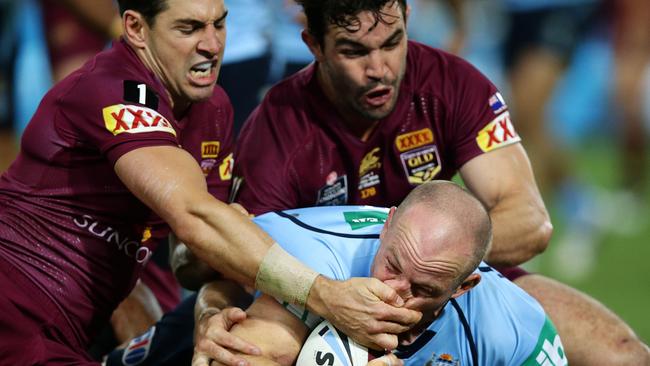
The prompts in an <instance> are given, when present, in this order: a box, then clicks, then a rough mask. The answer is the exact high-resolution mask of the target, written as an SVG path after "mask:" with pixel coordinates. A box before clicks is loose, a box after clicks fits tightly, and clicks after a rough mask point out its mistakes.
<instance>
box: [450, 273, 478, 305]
mask: <svg viewBox="0 0 650 366" xmlns="http://www.w3.org/2000/svg"><path fill="white" fill-rule="evenodd" d="M479 282H481V275H480V274H478V273H472V274H471V275H469V276H467V278H466V279H465V281H463V283H461V284H460V286H458V288H457V289H456V292H454V294H453V295H451V297H452V298H454V299H455V298H457V297H458V296H460V295H462V294H464V293H466V292H467V291H469V290H471V289H472V288H474V286H476V285H478V283H479Z"/></svg>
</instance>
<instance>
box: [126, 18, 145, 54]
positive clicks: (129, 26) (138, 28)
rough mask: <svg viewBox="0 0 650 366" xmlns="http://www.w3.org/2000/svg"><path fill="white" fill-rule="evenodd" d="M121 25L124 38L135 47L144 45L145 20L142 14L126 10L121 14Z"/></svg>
mask: <svg viewBox="0 0 650 366" xmlns="http://www.w3.org/2000/svg"><path fill="white" fill-rule="evenodd" d="M122 26H123V27H124V38H125V39H126V40H127V41H128V42H129V44H131V45H132V46H134V47H136V48H144V47H145V46H146V43H145V40H146V37H145V28H146V21H145V19H144V17H143V16H142V14H140V13H138V12H137V11H133V10H127V11H125V12H124V15H122Z"/></svg>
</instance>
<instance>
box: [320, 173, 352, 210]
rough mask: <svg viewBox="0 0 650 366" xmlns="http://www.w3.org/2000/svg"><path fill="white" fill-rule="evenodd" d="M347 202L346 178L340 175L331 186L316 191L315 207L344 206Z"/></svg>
mask: <svg viewBox="0 0 650 366" xmlns="http://www.w3.org/2000/svg"><path fill="white" fill-rule="evenodd" d="M347 202H348V176H347V175H342V176H340V177H338V178H336V180H334V182H333V183H332V184H327V185H326V186H324V187H323V188H321V189H319V190H318V197H317V198H316V206H336V205H345V204H346V203H347Z"/></svg>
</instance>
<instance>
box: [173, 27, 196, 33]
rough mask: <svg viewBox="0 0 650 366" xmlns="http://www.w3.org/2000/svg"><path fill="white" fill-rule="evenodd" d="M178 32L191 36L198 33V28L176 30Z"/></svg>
mask: <svg viewBox="0 0 650 366" xmlns="http://www.w3.org/2000/svg"><path fill="white" fill-rule="evenodd" d="M176 30H177V31H179V32H180V33H181V34H184V35H190V34H192V33H194V32H195V31H196V28H195V27H190V26H187V27H178V28H176Z"/></svg>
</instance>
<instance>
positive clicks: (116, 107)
mask: <svg viewBox="0 0 650 366" xmlns="http://www.w3.org/2000/svg"><path fill="white" fill-rule="evenodd" d="M58 103H59V105H60V108H58V111H59V112H58V115H57V116H55V121H57V131H58V133H59V134H60V135H61V136H62V137H63V138H65V139H67V140H68V141H72V142H73V144H74V145H76V146H80V147H87V148H89V149H98V150H99V151H100V153H101V154H102V155H104V156H106V158H107V159H108V160H109V162H110V163H111V164H115V162H116V161H117V159H119V158H120V157H121V156H122V155H124V154H126V153H127V152H129V151H131V150H134V149H137V148H140V147H145V146H164V145H167V146H178V137H177V133H176V130H175V129H174V126H173V125H172V122H171V121H170V118H171V117H170V116H171V110H170V108H169V106H168V105H166V104H165V103H163V101H162V98H160V97H159V96H158V95H157V94H156V92H155V91H154V89H153V88H152V87H151V86H149V85H147V84H145V83H140V82H137V81H129V80H109V79H107V78H101V77H98V76H96V75H93V76H87V77H84V75H82V76H81V77H80V80H79V81H78V82H77V83H75V84H74V86H72V87H71V88H70V89H69V90H68V91H66V92H65V93H64V94H63V95H62V97H61V98H60V99H59V101H58Z"/></svg>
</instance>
